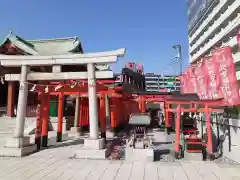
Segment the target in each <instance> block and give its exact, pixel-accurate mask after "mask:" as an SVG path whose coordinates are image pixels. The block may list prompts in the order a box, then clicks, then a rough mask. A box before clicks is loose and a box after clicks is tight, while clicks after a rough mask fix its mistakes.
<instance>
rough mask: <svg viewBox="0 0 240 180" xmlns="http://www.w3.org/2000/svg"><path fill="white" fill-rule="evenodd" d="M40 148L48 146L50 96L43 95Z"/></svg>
mask: <svg viewBox="0 0 240 180" xmlns="http://www.w3.org/2000/svg"><path fill="white" fill-rule="evenodd" d="M41 100H42V104H41V105H43V108H42V113H41V115H42V147H47V144H48V120H49V103H50V95H49V94H43V97H42V99H41Z"/></svg>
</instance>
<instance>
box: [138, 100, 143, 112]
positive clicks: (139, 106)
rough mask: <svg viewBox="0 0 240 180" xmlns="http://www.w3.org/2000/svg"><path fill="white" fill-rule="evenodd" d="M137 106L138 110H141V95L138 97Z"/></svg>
mask: <svg viewBox="0 0 240 180" xmlns="http://www.w3.org/2000/svg"><path fill="white" fill-rule="evenodd" d="M138 108H139V111H140V112H142V96H139V97H138Z"/></svg>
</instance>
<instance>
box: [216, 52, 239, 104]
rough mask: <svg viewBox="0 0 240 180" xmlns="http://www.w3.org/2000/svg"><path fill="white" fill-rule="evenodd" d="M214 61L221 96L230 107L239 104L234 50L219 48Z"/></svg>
mask: <svg viewBox="0 0 240 180" xmlns="http://www.w3.org/2000/svg"><path fill="white" fill-rule="evenodd" d="M212 61H213V64H215V68H216V74H217V81H218V83H219V87H218V93H219V95H220V96H222V97H223V98H224V99H225V101H226V102H227V104H228V105H237V104H239V93H238V92H239V87H238V82H237V78H236V71H235V66H234V61H233V57H232V48H231V47H223V48H219V49H218V50H216V51H215V52H214V54H213V58H212Z"/></svg>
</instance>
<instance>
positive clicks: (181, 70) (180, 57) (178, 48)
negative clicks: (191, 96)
mask: <svg viewBox="0 0 240 180" xmlns="http://www.w3.org/2000/svg"><path fill="white" fill-rule="evenodd" d="M173 48H174V49H176V51H177V55H176V58H177V59H178V61H179V64H180V75H181V74H182V73H183V68H182V46H181V45H179V44H178V45H174V46H173Z"/></svg>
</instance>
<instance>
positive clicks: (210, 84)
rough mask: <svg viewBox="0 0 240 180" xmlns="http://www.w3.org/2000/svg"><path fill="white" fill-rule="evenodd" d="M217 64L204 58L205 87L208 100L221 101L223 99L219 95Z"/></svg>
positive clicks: (210, 59)
mask: <svg viewBox="0 0 240 180" xmlns="http://www.w3.org/2000/svg"><path fill="white" fill-rule="evenodd" d="M215 66H216V64H214V63H213V61H212V58H211V57H208V58H204V60H203V64H202V71H203V73H204V78H205V83H206V84H205V85H206V89H207V94H206V96H207V97H206V98H207V99H219V98H221V97H220V96H219V94H218V87H219V82H218V81H217V75H216V67H215Z"/></svg>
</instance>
